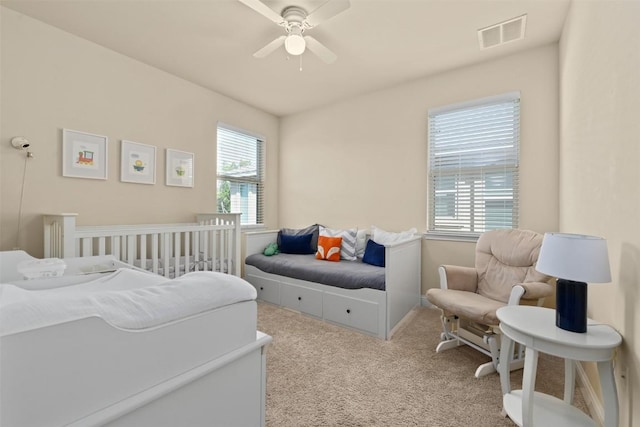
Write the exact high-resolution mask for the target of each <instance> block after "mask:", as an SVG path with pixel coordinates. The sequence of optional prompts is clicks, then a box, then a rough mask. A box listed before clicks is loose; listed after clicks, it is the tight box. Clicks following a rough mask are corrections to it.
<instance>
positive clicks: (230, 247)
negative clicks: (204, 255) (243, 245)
mask: <svg viewBox="0 0 640 427" xmlns="http://www.w3.org/2000/svg"><path fill="white" fill-rule="evenodd" d="M232 232H233V230H227V231H226V234H227V255H226V256H225V258H224V259H225V261H226V264H227V271H224V273H227V274H233V271H232V267H231V258H233V257H232V256H231V255H232V254H233V238H232V234H231V233H232ZM220 270H221V271H222V269H220Z"/></svg>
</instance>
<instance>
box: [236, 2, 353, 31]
mask: <svg viewBox="0 0 640 427" xmlns="http://www.w3.org/2000/svg"><path fill="white" fill-rule="evenodd" d="M240 1H243V0H240ZM349 7H351V3H350V2H349V0H329V1H328V2H326V3H325V4H323V5H322V6H320V7H319V8H317V9H316V10H314V11H313V12H311V13H310V14H309V16H307V19H305V21H306V22H307V24H309V26H311V27H315V26H316V25H318V24H320V23H321V22H324V21H326V20H327V19H329V18H333V17H334V16H336V15H337V14H339V13H340V12H344V11H345V10H347V9H349Z"/></svg>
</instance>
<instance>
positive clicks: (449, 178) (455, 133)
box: [427, 93, 520, 237]
mask: <svg viewBox="0 0 640 427" xmlns="http://www.w3.org/2000/svg"><path fill="white" fill-rule="evenodd" d="M519 145H520V94H519V93H509V94H505V95H501V96H497V97H492V98H485V99H482V100H478V101H473V102H470V103H465V104H461V105H455V106H448V107H442V108H438V109H434V110H430V111H429V177H428V179H429V183H428V192H429V194H428V203H429V209H428V215H429V218H428V224H427V227H428V231H429V233H433V234H436V235H443V236H457V237H465V236H467V237H473V236H478V235H479V234H481V233H483V232H485V231H488V230H494V229H499V228H517V227H518V163H519Z"/></svg>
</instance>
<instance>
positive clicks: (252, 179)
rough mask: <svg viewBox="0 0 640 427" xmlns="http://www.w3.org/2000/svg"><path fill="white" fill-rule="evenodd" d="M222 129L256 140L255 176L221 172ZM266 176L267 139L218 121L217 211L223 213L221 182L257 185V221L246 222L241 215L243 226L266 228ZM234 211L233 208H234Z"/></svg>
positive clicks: (245, 227) (244, 227) (246, 227)
mask: <svg viewBox="0 0 640 427" xmlns="http://www.w3.org/2000/svg"><path fill="white" fill-rule="evenodd" d="M220 129H224V130H226V131H228V132H233V133H236V134H240V135H242V136H243V137H249V138H251V139H254V138H255V140H256V159H257V165H256V175H255V176H243V177H237V176H233V175H225V174H224V173H220V171H219V170H218V161H219V158H218V157H219V149H220V135H219V131H220ZM265 176H266V139H265V138H264V137H263V136H261V135H259V134H256V133H254V132H251V131H248V130H246V129H242V128H238V127H235V126H232V125H229V124H226V123H223V122H218V123H217V124H216V187H215V188H216V212H218V213H221V212H220V211H221V209H220V206H219V200H218V192H219V182H220V181H221V180H222V181H228V182H231V183H237V184H249V185H256V212H255V215H256V222H255V223H244V221H243V219H245V218H242V217H243V216H244V215H242V216H241V227H242V228H243V229H248V228H264V224H265V221H264V216H265V215H264V211H265ZM232 211H233V210H232Z"/></svg>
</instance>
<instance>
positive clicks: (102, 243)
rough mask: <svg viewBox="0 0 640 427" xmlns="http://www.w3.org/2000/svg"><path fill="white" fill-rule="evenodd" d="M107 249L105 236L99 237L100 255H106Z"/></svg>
mask: <svg viewBox="0 0 640 427" xmlns="http://www.w3.org/2000/svg"><path fill="white" fill-rule="evenodd" d="M106 254H107V251H106V250H105V238H104V237H102V236H101V237H98V255H106Z"/></svg>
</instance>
